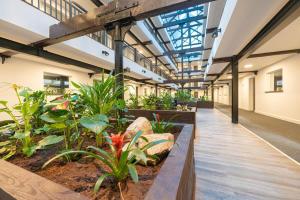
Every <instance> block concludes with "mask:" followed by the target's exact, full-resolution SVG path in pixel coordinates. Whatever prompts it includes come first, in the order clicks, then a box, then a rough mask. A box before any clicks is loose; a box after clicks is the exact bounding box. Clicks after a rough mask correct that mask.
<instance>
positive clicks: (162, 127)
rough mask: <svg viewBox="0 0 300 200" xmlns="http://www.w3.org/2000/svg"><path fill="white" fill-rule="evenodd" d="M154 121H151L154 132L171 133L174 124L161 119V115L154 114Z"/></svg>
mask: <svg viewBox="0 0 300 200" xmlns="http://www.w3.org/2000/svg"><path fill="white" fill-rule="evenodd" d="M153 118H154V121H151V126H152V130H153V132H154V133H169V132H170V131H171V129H172V128H173V124H172V123H170V120H172V119H170V120H169V121H167V122H166V121H163V120H161V119H160V116H159V114H155V113H153Z"/></svg>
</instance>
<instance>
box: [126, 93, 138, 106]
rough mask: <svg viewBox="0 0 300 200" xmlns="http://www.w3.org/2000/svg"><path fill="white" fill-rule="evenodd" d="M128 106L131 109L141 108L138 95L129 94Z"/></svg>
mask: <svg viewBox="0 0 300 200" xmlns="http://www.w3.org/2000/svg"><path fill="white" fill-rule="evenodd" d="M128 107H129V108H131V109H137V108H139V100H138V97H137V96H136V95H133V94H130V95H129V100H128Z"/></svg>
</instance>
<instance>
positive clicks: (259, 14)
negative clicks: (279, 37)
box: [215, 0, 288, 57]
mask: <svg viewBox="0 0 300 200" xmlns="http://www.w3.org/2000/svg"><path fill="white" fill-rule="evenodd" d="M287 2H288V0H263V1H262V0H251V1H249V0H238V1H237V3H236V7H235V8H234V11H233V13H232V15H231V18H230V21H229V23H228V25H227V28H226V30H222V38H221V42H220V44H219V46H218V49H217V50H216V53H215V57H228V56H232V55H236V54H237V53H239V52H240V51H241V50H242V49H243V48H244V47H245V46H246V44H247V43H248V42H250V40H251V39H252V38H253V37H254V36H255V35H256V34H257V33H258V32H259V31H260V30H261V29H262V28H263V27H264V26H265V25H266V24H267V23H268V22H269V21H270V20H271V19H272V17H273V16H274V15H275V14H276V13H277V12H278V11H279V10H280V9H281V8H282V7H283V6H284V5H285V4H286V3H287Z"/></svg>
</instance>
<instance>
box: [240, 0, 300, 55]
mask: <svg viewBox="0 0 300 200" xmlns="http://www.w3.org/2000/svg"><path fill="white" fill-rule="evenodd" d="M298 17H300V1H299V0H289V1H288V2H287V3H286V5H285V6H284V7H283V8H282V9H281V10H280V11H279V12H278V13H277V14H276V15H275V16H274V17H273V18H272V19H271V20H270V21H269V22H268V23H267V24H266V25H265V26H264V27H263V29H262V30H261V31H260V32H259V33H258V34H257V35H256V36H255V37H254V38H253V39H252V40H251V41H250V42H249V43H248V44H247V45H246V46H245V47H244V48H243V50H242V51H241V52H240V53H239V54H238V59H243V58H247V57H249V56H250V55H251V54H252V53H253V52H255V50H257V49H258V48H259V47H261V46H262V45H263V44H265V43H266V42H267V41H269V40H270V39H271V38H273V37H274V36H275V35H276V34H278V33H279V32H280V31H281V30H283V29H284V28H285V27H287V26H288V25H289V24H290V23H291V22H293V21H294V20H295V19H297V18H298Z"/></svg>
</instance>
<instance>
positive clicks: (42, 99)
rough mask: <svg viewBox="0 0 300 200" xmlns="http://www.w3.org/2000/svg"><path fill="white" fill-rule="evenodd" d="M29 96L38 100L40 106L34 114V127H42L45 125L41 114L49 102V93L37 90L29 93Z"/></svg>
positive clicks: (34, 100) (33, 99) (35, 100)
mask: <svg viewBox="0 0 300 200" xmlns="http://www.w3.org/2000/svg"><path fill="white" fill-rule="evenodd" d="M28 98H30V99H32V101H33V102H38V103H39V105H38V108H37V110H36V111H35V112H34V114H33V115H32V127H33V128H40V127H42V126H43V121H42V120H41V119H40V116H41V115H42V114H43V113H44V112H45V110H44V106H45V105H46V104H47V95H46V92H45V91H42V90H37V91H34V92H32V93H31V94H29V96H28Z"/></svg>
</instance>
